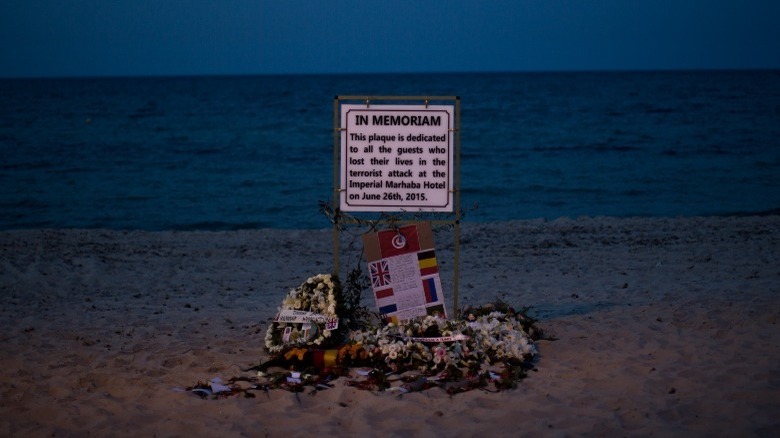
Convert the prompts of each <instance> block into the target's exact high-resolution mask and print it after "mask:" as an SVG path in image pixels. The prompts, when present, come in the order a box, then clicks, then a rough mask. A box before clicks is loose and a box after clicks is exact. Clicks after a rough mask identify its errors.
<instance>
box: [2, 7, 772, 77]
mask: <svg viewBox="0 0 780 438" xmlns="http://www.w3.org/2000/svg"><path fill="white" fill-rule="evenodd" d="M779 23H780V1H777V0H511V1H473V0H468V1H467V0H446V1H445V0H434V1H420V0H414V1H411V0H408V1H406V0H405V1H389V0H363V1H347V0H337V1H301V0H292V1H290V0H284V1H258V0H225V1H216V0H190V1H185V0H164V1H163V0H24V1H21V0H7V1H3V2H2V4H0V77H39V76H45V77H51V76H53V77H58V76H138V75H143V76H146V75H213V74H286V73H401V72H475V71H488V72H496V71H559V70H566V71H572V70H575V71H576V70H676V69H767V68H770V69H777V68H780V24H779Z"/></svg>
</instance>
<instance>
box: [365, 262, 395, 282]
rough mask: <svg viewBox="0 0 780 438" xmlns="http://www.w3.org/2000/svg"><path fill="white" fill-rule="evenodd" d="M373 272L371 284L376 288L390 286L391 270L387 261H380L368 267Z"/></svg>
mask: <svg viewBox="0 0 780 438" xmlns="http://www.w3.org/2000/svg"><path fill="white" fill-rule="evenodd" d="M368 267H369V270H370V271H371V284H372V285H373V286H374V288H377V287H382V286H386V285H388V284H390V269H389V267H388V265H387V260H379V261H377V262H373V263H371V264H369V265H368Z"/></svg>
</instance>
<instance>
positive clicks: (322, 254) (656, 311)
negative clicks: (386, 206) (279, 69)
mask: <svg viewBox="0 0 780 438" xmlns="http://www.w3.org/2000/svg"><path fill="white" fill-rule="evenodd" d="M451 233H452V232H451V231H444V232H440V233H438V234H437V235H436V237H435V239H436V249H437V256H438V258H439V260H440V262H439V263H440V268H441V278H442V283H443V285H444V289H445V298H446V300H447V305H448V308H449V309H450V311H451V308H452V295H451V293H448V292H447V291H450V290H451V289H452V282H453V278H452V275H453V263H454V261H453V258H454V257H453V239H452V234H451ZM354 237H355V236H353V235H342V239H341V240H342V243H341V244H340V245H341V248H346V247H347V245H348V244H349V242H350V241H352V240H353V239H354ZM0 243H1V244H2V245H1V248H0V303H2V307H0V310H1V311H2V313H0V324H2V325H1V326H0V330H1V332H2V335H0V339H1V340H2V343H0V345H1V346H2V348H3V349H4V350H5V352H6V354H5V355H4V358H3V359H2V365H3V366H2V381H3V382H4V383H3V385H2V391H3V392H2V398H0V400H2V401H1V402H0V413H2V415H0V418H2V420H0V434H3V435H21V434H35V435H43V434H69V435H70V434H78V433H85V432H87V431H89V432H91V433H95V434H99V435H110V434H116V435H120V436H129V435H152V434H155V433H156V434H164V435H172V436H176V435H184V434H191V433H193V432H195V433H204V431H210V430H212V429H213V430H214V431H217V430H222V429H223V428H224V430H226V431H231V433H232V434H236V435H240V434H242V433H243V434H246V435H257V434H262V433H263V431H264V432H266V433H268V434H270V435H272V436H275V435H280V434H282V433H285V434H286V435H292V436H303V435H307V434H310V433H311V432H312V431H314V430H317V431H318V432H319V433H334V434H335V433H339V434H341V435H344V434H346V435H358V434H366V433H372V432H374V433H376V432H377V431H384V432H386V433H388V432H389V434H390V435H392V434H393V433H395V434H398V435H401V434H404V433H407V434H408V433H413V434H418V435H419V434H423V435H424V434H437V433H441V431H442V430H450V431H452V433H450V435H454V436H472V435H476V434H480V433H484V432H492V433H495V434H499V435H517V433H518V432H519V431H522V432H521V434H536V433H545V432H546V433H556V434H594V435H605V434H609V435H613V434H638V435H649V434H664V435H686V434H690V433H696V434H716V435H717V434H722V433H723V432H724V431H733V432H734V433H739V434H740V435H754V436H762V435H764V436H766V435H774V434H777V433H778V432H780V420H778V418H780V395H778V394H780V377H778V375H780V374H779V373H778V372H777V371H778V368H777V363H780V332H779V331H778V330H777V323H778V318H779V317H780V315H779V314H778V310H777V309H780V293H779V292H780V268H778V266H780V216H775V215H766V216H714V217H679V218H609V217H583V218H577V219H567V218H560V219H556V220H552V221H547V220H542V219H538V220H518V221H508V222H500V223H470V222H469V223H464V224H463V225H462V226H461V236H460V242H459V245H460V260H459V270H460V275H459V279H458V281H459V303H460V304H461V305H464V304H475V305H479V304H485V303H487V302H490V301H493V300H494V299H495V298H502V299H504V300H505V301H507V302H509V303H510V304H512V305H515V306H531V307H532V309H531V315H533V316H535V317H536V318H537V319H539V325H540V326H541V328H542V329H544V330H545V331H546V333H547V335H548V336H549V337H548V338H547V339H545V340H541V341H539V342H538V343H537V346H538V348H539V351H540V354H539V357H538V358H537V359H536V363H535V365H536V370H535V371H533V372H530V373H529V377H528V378H526V379H524V380H521V381H520V382H519V384H518V387H517V389H514V390H510V391H505V392H502V393H497V394H492V393H486V392H483V391H472V392H469V393H465V394H459V395H456V396H454V397H449V396H447V395H446V394H445V393H444V392H443V391H440V390H438V389H435V388H434V389H431V390H428V391H426V392H424V393H412V394H407V395H405V396H403V397H402V398H398V397H396V396H395V395H392V394H389V393H380V394H373V393H370V392H367V391H360V390H357V389H355V388H349V387H346V386H345V385H343V384H339V383H338V381H337V382H336V384H335V386H334V388H333V389H330V390H327V391H322V392H319V393H318V394H317V395H314V396H311V395H307V394H300V395H298V396H296V395H295V394H291V393H288V392H285V391H271V392H269V393H268V396H267V397H264V396H260V397H258V398H257V399H231V400H220V401H208V400H200V399H198V398H197V397H194V396H192V394H182V393H180V392H176V391H174V388H183V387H186V386H189V385H192V384H194V383H196V382H197V381H198V380H207V379H209V378H212V377H215V376H221V377H222V378H230V377H232V376H236V375H239V374H241V369H243V368H247V367H248V366H252V365H255V364H257V363H259V362H260V361H261V360H262V359H263V358H265V357H267V355H266V353H265V352H264V351H263V337H264V334H265V327H266V323H267V321H268V319H269V318H270V317H272V316H273V314H274V313H275V312H276V309H277V307H278V306H279V305H280V303H281V300H282V298H283V297H284V295H285V294H286V292H287V291H288V290H289V289H290V288H293V287H295V286H297V285H298V284H300V283H301V282H302V281H304V280H305V279H306V278H307V277H308V276H311V275H314V274H317V273H320V272H327V271H328V270H329V269H330V268H331V266H332V261H333V255H332V249H333V235H332V229H329V228H325V229H317V230H277V229H262V230H237V231H152V232H147V231H111V230H14V231H3V232H0ZM356 244H358V245H359V239H358V241H357V242H356ZM340 257H341V263H343V264H342V266H344V267H347V266H350V265H351V264H353V263H354V259H355V257H356V256H354V255H348V254H344V255H342V254H340ZM345 269H346V268H342V272H341V273H342V275H343V274H344V270H345ZM368 302H369V303H370V304H373V302H372V301H370V299H369V301H368ZM552 339H555V340H552ZM410 416H416V417H419V421H416V422H410V421H408V418H409V417H410Z"/></svg>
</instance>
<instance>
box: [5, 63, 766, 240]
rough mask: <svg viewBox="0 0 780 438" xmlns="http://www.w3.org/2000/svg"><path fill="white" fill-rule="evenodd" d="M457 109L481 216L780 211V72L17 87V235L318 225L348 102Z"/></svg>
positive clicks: (10, 200)
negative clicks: (455, 102) (338, 120)
mask: <svg viewBox="0 0 780 438" xmlns="http://www.w3.org/2000/svg"><path fill="white" fill-rule="evenodd" d="M346 95H369V96H457V97H458V98H459V101H460V122H461V123H460V129H461V131H460V132H461V154H460V162H459V164H460V172H461V178H460V195H461V198H460V199H461V206H462V208H463V210H464V216H463V218H462V220H463V221H472V222H490V221H507V220H514V219H538V218H544V219H548V220H554V219H556V218H560V217H570V218H576V217H580V216H617V217H628V216H651V217H652V216H667V217H676V216H698V215H748V214H778V213H780V71H776V70H768V71H767V70H764V71H655V72H652V71H651V72H548V73H544V72H533V73H467V74H454V73H446V74H436V73H427V74H364V75H269V76H217V77H122V78H119V77H116V78H61V79H43V78H41V79H0V230H12V229H29V228H90V229H94V228H107V229H116V230H124V229H130V230H236V229H258V228H282V229H317V228H326V227H329V226H331V223H330V221H329V220H328V218H327V217H326V216H325V215H324V214H323V213H322V212H321V211H320V203H321V202H331V201H332V193H333V173H334V163H333V160H334V151H333V147H334V139H333V132H334V98H335V97H336V96H346Z"/></svg>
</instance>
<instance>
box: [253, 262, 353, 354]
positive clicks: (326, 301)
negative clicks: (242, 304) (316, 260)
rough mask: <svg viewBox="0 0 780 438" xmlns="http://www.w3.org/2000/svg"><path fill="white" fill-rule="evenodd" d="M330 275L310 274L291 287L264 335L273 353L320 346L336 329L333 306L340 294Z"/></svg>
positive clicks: (336, 317) (266, 343)
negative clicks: (301, 282)
mask: <svg viewBox="0 0 780 438" xmlns="http://www.w3.org/2000/svg"><path fill="white" fill-rule="evenodd" d="M340 289H341V288H340V286H339V283H338V281H337V280H336V281H334V279H333V278H332V277H331V275H330V274H319V275H316V276H314V277H310V278H309V279H307V280H306V281H305V282H304V283H303V284H301V285H300V286H298V287H297V288H295V289H292V290H291V291H290V292H289V293H288V294H287V296H286V297H285V298H284V300H283V301H282V306H281V307H280V308H279V313H278V314H277V315H276V317H275V318H274V321H273V322H272V323H271V325H269V326H268V330H267V331H266V334H265V348H266V349H267V350H268V352H269V353H272V354H277V353H280V352H281V351H283V350H285V349H286V348H291V347H300V346H311V345H316V346H323V345H324V344H327V343H328V342H327V341H328V340H330V339H334V336H333V332H334V331H336V330H338V315H337V313H336V308H337V306H338V300H339V298H340V295H341V291H340Z"/></svg>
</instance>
